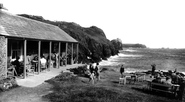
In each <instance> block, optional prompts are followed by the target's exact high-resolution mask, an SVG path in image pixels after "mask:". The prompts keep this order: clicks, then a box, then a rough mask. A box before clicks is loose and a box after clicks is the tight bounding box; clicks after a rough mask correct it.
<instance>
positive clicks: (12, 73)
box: [7, 65, 18, 77]
mask: <svg viewBox="0 0 185 102" xmlns="http://www.w3.org/2000/svg"><path fill="white" fill-rule="evenodd" d="M15 75H16V76H17V75H18V74H17V71H16V70H15V66H14V65H11V66H10V67H9V68H8V70H7V76H8V77H12V76H13V77H14V76H15Z"/></svg>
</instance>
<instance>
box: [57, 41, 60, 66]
mask: <svg viewBox="0 0 185 102" xmlns="http://www.w3.org/2000/svg"><path fill="white" fill-rule="evenodd" d="M58 46H59V47H58V66H57V67H58V68H60V51H61V42H59V44H58Z"/></svg>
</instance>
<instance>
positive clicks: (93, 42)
mask: <svg viewBox="0 0 185 102" xmlns="http://www.w3.org/2000/svg"><path fill="white" fill-rule="evenodd" d="M18 16H22V17H26V18H30V19H34V20H37V21H41V22H44V23H49V24H52V25H55V26H58V27H59V28H61V29H62V30H64V31H65V32H66V33H68V34H69V35H70V36H72V37H73V38H74V39H76V40H77V41H78V42H79V48H80V49H79V62H83V63H84V62H87V61H88V59H87V56H88V57H90V58H91V59H92V60H93V61H95V62H97V61H100V60H101V59H107V58H108V57H110V56H112V55H115V54H118V52H119V50H120V49H122V48H120V47H116V46H117V45H115V44H116V43H112V42H111V41H110V40H108V39H107V38H106V35H105V33H104V32H103V30H102V29H100V28H98V27H96V26H91V27H88V28H85V27H81V26H80V25H79V24H76V23H73V22H64V21H49V20H45V19H44V18H43V17H42V16H33V15H27V14H19V15H18Z"/></svg>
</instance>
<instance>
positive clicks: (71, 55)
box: [71, 43, 73, 64]
mask: <svg viewBox="0 0 185 102" xmlns="http://www.w3.org/2000/svg"><path fill="white" fill-rule="evenodd" d="M71 64H73V43H72V44H71Z"/></svg>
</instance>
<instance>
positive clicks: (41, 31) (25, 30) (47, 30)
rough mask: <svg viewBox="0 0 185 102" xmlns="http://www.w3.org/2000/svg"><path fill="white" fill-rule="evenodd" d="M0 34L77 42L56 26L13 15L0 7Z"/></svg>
mask: <svg viewBox="0 0 185 102" xmlns="http://www.w3.org/2000/svg"><path fill="white" fill-rule="evenodd" d="M0 35H4V36H9V37H19V38H28V39H39V40H51V41H64V42H77V41H76V40H75V39H74V38H72V37H71V36H70V35H68V34H67V33H66V32H64V31H63V30H62V29H60V28H59V27H57V26H54V25H50V24H47V23H43V22H39V21H36V20H32V19H28V18H24V17H20V16H17V15H13V14H10V13H7V12H5V11H2V10H1V9H0Z"/></svg>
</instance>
